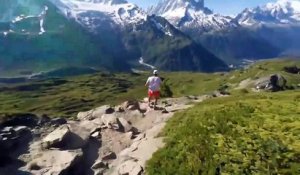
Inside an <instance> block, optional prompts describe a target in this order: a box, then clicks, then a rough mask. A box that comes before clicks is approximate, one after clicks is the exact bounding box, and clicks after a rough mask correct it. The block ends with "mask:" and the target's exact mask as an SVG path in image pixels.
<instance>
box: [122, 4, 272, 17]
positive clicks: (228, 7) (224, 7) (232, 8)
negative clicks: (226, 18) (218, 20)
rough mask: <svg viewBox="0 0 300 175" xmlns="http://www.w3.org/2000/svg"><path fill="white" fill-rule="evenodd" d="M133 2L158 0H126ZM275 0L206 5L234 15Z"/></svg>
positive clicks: (222, 12) (141, 5)
mask: <svg viewBox="0 0 300 175" xmlns="http://www.w3.org/2000/svg"><path fill="white" fill-rule="evenodd" d="M128 1H129V2H132V3H135V4H137V5H139V6H140V7H143V8H147V7H148V6H151V5H153V4H155V3H157V2H158V1H159V0H128ZM273 1H276V0H206V1H205V4H206V7H208V8H210V9H212V10H213V11H214V12H217V13H221V14H225V15H235V14H237V13H239V12H241V11H242V10H243V9H244V8H246V7H255V6H257V5H263V4H265V3H267V2H273Z"/></svg>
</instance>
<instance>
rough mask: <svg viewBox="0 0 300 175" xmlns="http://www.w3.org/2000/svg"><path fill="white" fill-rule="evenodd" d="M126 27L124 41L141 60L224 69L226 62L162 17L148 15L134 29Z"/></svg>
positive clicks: (172, 67) (191, 68)
mask: <svg viewBox="0 0 300 175" xmlns="http://www.w3.org/2000/svg"><path fill="white" fill-rule="evenodd" d="M132 31H133V30H132V29H129V31H127V32H128V33H129V35H126V36H125V39H124V41H125V43H126V44H125V45H131V46H133V47H130V48H129V50H130V51H131V52H133V53H135V54H136V55H142V56H143V58H144V61H145V62H146V63H149V64H151V65H154V66H155V67H158V68H162V69H164V70H171V71H180V70H189V71H205V72H212V71H224V70H227V69H228V66H227V65H226V64H224V63H223V62H222V61H221V60H220V59H219V58H217V57H216V56H215V55H213V54H212V53H210V52H209V51H207V50H206V49H205V48H204V47H202V46H201V45H199V44H197V43H195V42H194V41H193V40H191V39H190V38H189V37H187V36H186V35H185V34H183V33H182V32H180V31H179V30H177V29H176V28H175V27H173V26H172V25H171V24H170V23H169V22H168V21H167V20H165V19H164V18H162V17H157V16H150V17H148V19H147V21H146V22H145V23H143V24H140V25H137V26H136V28H135V31H134V32H132Z"/></svg>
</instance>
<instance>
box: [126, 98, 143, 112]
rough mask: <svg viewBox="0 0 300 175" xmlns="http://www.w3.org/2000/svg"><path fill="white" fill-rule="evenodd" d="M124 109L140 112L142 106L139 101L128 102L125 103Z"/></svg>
mask: <svg viewBox="0 0 300 175" xmlns="http://www.w3.org/2000/svg"><path fill="white" fill-rule="evenodd" d="M122 106H123V108H124V109H128V110H131V111H133V110H140V105H139V102H138V101H134V100H132V101H126V102H124V103H123V105H122Z"/></svg>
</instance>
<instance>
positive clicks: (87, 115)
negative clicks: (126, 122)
mask: <svg viewBox="0 0 300 175" xmlns="http://www.w3.org/2000/svg"><path fill="white" fill-rule="evenodd" d="M114 112H115V109H114V108H112V107H110V106H108V105H104V106H101V107H98V108H95V109H92V110H90V111H86V112H79V113H78V114H77V119H79V120H93V119H95V118H100V117H101V116H102V115H103V114H112V113H114Z"/></svg>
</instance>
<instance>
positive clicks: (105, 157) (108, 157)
mask: <svg viewBox="0 0 300 175" xmlns="http://www.w3.org/2000/svg"><path fill="white" fill-rule="evenodd" d="M116 158H117V155H116V153H114V152H112V151H109V152H107V153H105V154H104V155H103V156H102V160H103V161H108V160H113V159H116Z"/></svg>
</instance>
